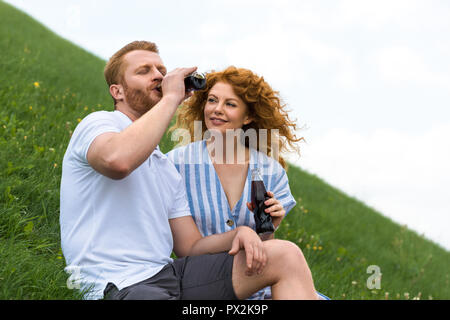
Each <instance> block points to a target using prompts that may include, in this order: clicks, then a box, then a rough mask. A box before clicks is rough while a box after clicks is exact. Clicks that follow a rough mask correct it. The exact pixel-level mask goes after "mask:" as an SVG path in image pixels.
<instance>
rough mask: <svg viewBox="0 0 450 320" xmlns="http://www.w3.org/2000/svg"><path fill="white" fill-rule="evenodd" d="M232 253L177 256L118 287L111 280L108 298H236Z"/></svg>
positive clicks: (107, 289) (107, 290) (108, 287)
mask: <svg viewBox="0 0 450 320" xmlns="http://www.w3.org/2000/svg"><path fill="white" fill-rule="evenodd" d="M233 258H234V257H233V256H231V255H229V254H228V253H226V252H223V253H217V254H206V255H201V256H192V257H183V258H180V259H175V260H174V261H173V262H172V263H169V264H167V265H165V266H164V267H163V268H162V270H161V271H159V272H158V273H157V274H156V275H154V276H153V277H151V278H148V279H146V280H143V281H141V282H138V283H135V284H133V285H131V286H129V287H126V288H123V289H122V290H118V288H117V287H116V286H115V285H114V283H111V282H109V283H108V284H107V286H106V288H105V290H104V296H105V299H107V300H237V297H236V295H235V292H234V289H233V283H232V270H233Z"/></svg>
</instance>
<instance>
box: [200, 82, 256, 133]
mask: <svg viewBox="0 0 450 320" xmlns="http://www.w3.org/2000/svg"><path fill="white" fill-rule="evenodd" d="M204 117H205V124H206V128H207V129H208V130H212V129H215V130H219V131H220V132H221V133H222V134H223V135H225V133H226V130H227V129H240V128H242V127H243V126H244V125H246V124H249V123H250V122H251V121H252V120H251V118H250V117H249V115H248V107H247V105H246V104H245V102H244V101H242V99H241V98H239V97H238V96H237V95H236V94H235V93H234V90H233V87H232V86H231V85H230V84H228V83H225V82H217V83H216V84H215V85H214V86H213V87H212V88H211V90H209V94H208V98H207V100H206V104H205V108H204Z"/></svg>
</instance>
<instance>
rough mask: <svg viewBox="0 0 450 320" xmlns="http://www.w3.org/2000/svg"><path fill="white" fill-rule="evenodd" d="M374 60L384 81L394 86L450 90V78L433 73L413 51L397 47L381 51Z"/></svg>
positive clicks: (442, 74)
mask: <svg viewBox="0 0 450 320" xmlns="http://www.w3.org/2000/svg"><path fill="white" fill-rule="evenodd" d="M373 60H374V61H375V63H376V66H377V70H378V73H379V75H380V77H381V79H382V80H383V81H386V82H387V83H389V84H391V85H394V86H407V85H411V84H413V85H427V86H444V87H447V88H450V76H449V75H448V74H445V73H441V72H438V71H432V70H431V69H430V67H429V66H428V65H427V64H426V61H425V59H424V58H423V57H422V56H421V55H419V54H418V53H417V52H415V51H414V50H413V49H411V48H408V47H405V46H396V47H390V48H383V49H380V50H379V51H378V52H377V53H376V54H375V56H374V57H373Z"/></svg>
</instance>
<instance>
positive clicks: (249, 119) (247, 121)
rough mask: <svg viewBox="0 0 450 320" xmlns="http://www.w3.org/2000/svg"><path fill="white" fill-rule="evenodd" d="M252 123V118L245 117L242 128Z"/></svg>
mask: <svg viewBox="0 0 450 320" xmlns="http://www.w3.org/2000/svg"><path fill="white" fill-rule="evenodd" d="M252 121H253V118H251V117H249V116H246V117H245V120H244V126H246V125H248V124H250V123H252Z"/></svg>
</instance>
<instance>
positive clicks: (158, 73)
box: [152, 67, 164, 82]
mask: <svg viewBox="0 0 450 320" xmlns="http://www.w3.org/2000/svg"><path fill="white" fill-rule="evenodd" d="M163 78H164V75H163V74H162V73H161V71H159V70H158V68H156V67H154V68H153V72H152V80H153V81H155V80H156V81H160V82H161V81H162V80H163Z"/></svg>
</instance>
